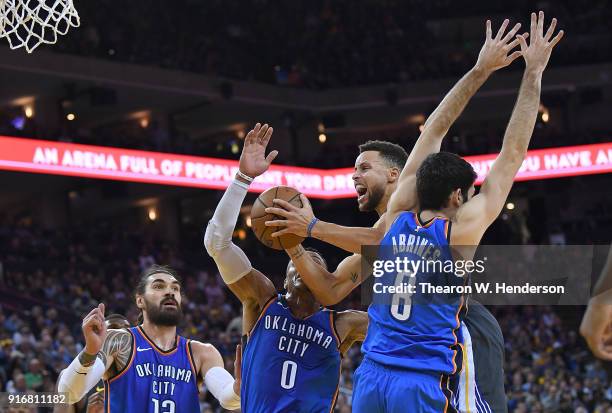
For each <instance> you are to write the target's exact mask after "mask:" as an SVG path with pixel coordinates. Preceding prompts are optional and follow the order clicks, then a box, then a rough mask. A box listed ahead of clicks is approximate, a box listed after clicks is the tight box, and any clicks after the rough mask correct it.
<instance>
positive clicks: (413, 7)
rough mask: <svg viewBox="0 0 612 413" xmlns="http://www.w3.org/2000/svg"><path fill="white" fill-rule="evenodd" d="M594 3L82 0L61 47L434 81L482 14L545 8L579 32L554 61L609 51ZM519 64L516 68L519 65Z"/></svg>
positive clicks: (271, 75)
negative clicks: (73, 26)
mask: <svg viewBox="0 0 612 413" xmlns="http://www.w3.org/2000/svg"><path fill="white" fill-rule="evenodd" d="M606 5H607V2H606V1H605V0H597V1H586V0H580V1H568V0H565V1H559V2H557V1H556V2H548V1H540V2H537V3H533V2H531V1H527V0H519V1H514V2H510V3H509V2H503V1H460V2H456V1H455V2H452V1H450V0H441V1H423V0H416V1H409V2H407V1H402V0H384V1H381V0H360V1H346V0H343V1H331V0H295V1H291V2H286V1H282V0H254V1H240V0H229V1H227V0H213V1H207V2H198V1H194V0H179V1H174V2H153V3H151V2H150V1H146V0H135V1H130V2H127V3H121V4H120V5H119V4H118V3H117V2H114V1H112V0H101V1H97V2H81V3H79V4H77V5H76V6H77V9H78V10H79V13H80V15H81V21H82V27H81V28H79V29H78V30H74V31H71V32H70V33H69V35H68V36H67V38H65V39H62V41H61V42H59V43H58V45H57V46H55V50H58V51H61V52H65V53H72V54H77V55H81V56H91V57H97V58H104V59H112V60H116V61H121V62H129V63H136V64H144V65H154V66H161V67H166V68H172V69H181V70H186V71H191V72H198V73H203V74H207V75H213V76H222V77H228V78H233V79H240V80H255V81H261V82H267V83H274V84H279V85H287V86H293V87H305V88H314V89H322V88H333V87H347V86H357V85H368V84H383V83H390V82H395V83H399V82H406V81H414V80H423V79H436V78H441V77H447V76H456V75H459V74H462V73H463V72H465V70H467V69H468V68H469V67H470V65H471V64H472V63H473V61H474V59H475V57H476V55H477V53H478V50H479V48H480V46H481V43H482V40H483V38H484V20H485V19H486V18H492V19H493V20H494V22H495V23H496V27H498V26H499V24H500V23H501V21H502V20H503V18H505V17H508V18H511V19H513V21H519V22H522V23H523V27H524V29H525V30H529V24H528V23H529V21H528V19H529V14H530V12H532V11H537V9H541V10H544V11H545V12H546V13H547V17H549V18H552V17H553V16H554V17H557V18H558V19H559V22H560V26H561V27H562V28H563V29H565V30H566V32H567V33H571V39H568V40H566V44H565V46H564V47H563V48H560V49H559V50H558V51H555V56H553V59H552V65H553V66H554V65H569V64H587V63H599V62H603V61H606V60H608V61H609V60H610V58H611V57H612V43H611V40H612V38H611V36H610V32H609V30H608V24H609V21H610V18H611V17H612V16H611V13H612V11H611V9H610V7H606ZM516 67H518V65H517V66H516Z"/></svg>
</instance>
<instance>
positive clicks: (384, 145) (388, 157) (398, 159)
mask: <svg viewBox="0 0 612 413" xmlns="http://www.w3.org/2000/svg"><path fill="white" fill-rule="evenodd" d="M365 151H377V152H378V153H380V156H381V158H383V159H384V160H385V161H386V162H387V164H389V166H395V167H397V168H399V169H402V168H404V165H406V161H407V160H408V154H407V153H406V150H404V148H402V147H401V146H399V145H398V144H396V143H392V142H387V141H379V140H375V141H371V140H370V141H367V142H366V143H362V144H361V145H359V153H363V152H365Z"/></svg>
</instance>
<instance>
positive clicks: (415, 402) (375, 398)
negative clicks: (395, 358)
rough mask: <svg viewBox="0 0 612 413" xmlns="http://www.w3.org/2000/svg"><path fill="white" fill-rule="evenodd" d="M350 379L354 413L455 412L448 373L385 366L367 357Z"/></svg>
mask: <svg viewBox="0 0 612 413" xmlns="http://www.w3.org/2000/svg"><path fill="white" fill-rule="evenodd" d="M353 380H354V381H353V413H406V412H410V413H434V412H435V413H453V412H456V409H455V408H454V407H453V404H452V403H451V400H452V399H453V394H452V392H451V391H450V390H449V389H448V388H449V384H448V376H440V375H433V374H428V373H421V372H418V371H413V370H405V369H395V368H390V367H385V366H383V365H381V364H378V363H376V362H374V361H372V360H370V359H368V358H367V357H366V358H364V359H363V362H362V363H361V365H360V366H359V368H357V370H356V371H355V376H354V379H353ZM442 389H445V390H442Z"/></svg>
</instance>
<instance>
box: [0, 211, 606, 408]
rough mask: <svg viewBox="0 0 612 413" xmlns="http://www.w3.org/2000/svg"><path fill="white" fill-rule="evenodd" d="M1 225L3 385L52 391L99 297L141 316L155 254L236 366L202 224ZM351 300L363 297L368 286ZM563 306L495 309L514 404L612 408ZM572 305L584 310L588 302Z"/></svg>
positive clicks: (207, 336)
mask: <svg viewBox="0 0 612 413" xmlns="http://www.w3.org/2000/svg"><path fill="white" fill-rule="evenodd" d="M1 224H2V225H0V251H2V253H1V255H0V263H1V267H0V296H2V300H0V392H2V391H8V392H24V391H52V390H53V387H54V384H55V382H56V380H57V375H58V373H59V372H60V371H61V370H62V369H63V368H64V367H65V366H66V365H67V364H68V363H69V362H70V361H71V360H72V359H73V358H74V357H75V356H76V355H77V354H78V352H79V351H80V350H81V349H82V346H83V337H82V333H81V318H82V317H83V316H84V315H85V314H87V313H88V312H89V311H90V310H91V309H92V308H93V307H94V306H96V305H97V303H99V302H104V303H105V304H106V308H107V312H109V313H110V312H113V313H122V314H125V315H126V316H127V317H128V318H129V320H130V321H131V322H135V320H136V318H137V310H136V308H135V305H134V304H133V288H134V287H135V283H136V280H137V279H138V274H139V273H140V271H141V270H142V269H143V268H146V267H147V266H148V265H150V264H152V263H163V264H168V265H170V266H172V267H174V268H175V269H177V270H178V272H179V273H180V274H181V275H182V276H183V280H184V281H183V291H184V292H186V297H185V299H184V301H183V308H184V314H185V316H184V320H183V323H182V325H181V328H180V331H181V334H183V335H185V336H187V337H191V338H194V339H197V340H202V341H205V342H210V343H213V344H214V345H215V346H216V347H217V348H218V349H219V351H220V352H221V354H222V355H223V357H224V359H225V361H226V368H227V369H228V370H229V371H233V358H234V352H235V346H236V344H238V343H239V341H240V335H241V333H240V329H241V324H240V314H241V313H240V307H239V303H238V301H237V300H235V299H234V298H233V296H232V294H231V293H230V292H229V290H228V289H227V288H226V287H225V286H224V285H223V282H222V280H221V279H220V277H219V276H218V274H217V272H216V270H215V267H214V264H213V262H212V261H211V260H209V258H208V257H207V256H206V255H205V253H204V251H203V250H202V249H201V248H199V246H200V242H198V241H200V240H198V235H197V234H196V233H198V234H199V233H200V231H195V230H194V231H193V234H187V235H186V236H185V237H183V238H182V240H183V241H182V243H181V245H172V244H170V243H168V242H167V241H164V240H162V239H159V238H157V237H155V236H153V235H152V234H151V233H149V232H147V231H146V230H143V231H139V232H135V231H131V230H125V229H124V228H117V227H116V226H113V225H110V224H108V223H104V222H100V223H98V224H94V225H88V226H81V227H80V228H72V229H69V228H66V229H63V230H53V231H48V230H43V229H41V228H40V227H39V226H37V225H34V224H32V223H31V222H30V221H28V220H22V221H21V222H16V221H8V220H5V222H2V223H1ZM200 235H201V234H200ZM252 246H256V247H254V248H252ZM243 247H244V248H247V249H248V254H249V255H250V256H251V257H252V260H253V261H254V262H255V263H257V264H256V266H257V267H258V268H259V269H262V270H263V271H264V272H265V273H268V274H276V277H273V281H274V282H275V285H277V286H281V285H282V274H280V273H279V271H275V269H278V268H284V265H283V264H284V263H286V259H287V258H286V257H285V256H284V254H282V253H278V254H277V258H276V259H274V258H273V259H270V257H269V254H267V255H265V256H264V255H262V254H260V253H258V252H257V251H256V250H258V251H259V252H261V250H262V249H263V248H262V247H261V246H260V245H258V244H256V243H253V244H249V243H248V242H247V243H246V244H244V246H243ZM179 251H180V252H179ZM334 258H336V259H339V258H340V257H334ZM330 261H331V262H330V265H335V262H334V261H336V262H337V260H333V259H332V260H330ZM343 307H344V308H348V307H350V308H360V300H359V295H355V296H353V297H350V298H349V300H348V302H345V303H344V304H343ZM557 311H558V308H553V307H542V306H538V307H496V308H493V312H494V314H495V315H496V317H497V319H498V321H499V323H500V325H501V327H502V330H503V332H504V335H505V342H506V365H505V373H506V391H507V395H508V403H509V409H510V412H511V413H549V412H550V413H553V412H554V413H610V412H612V381H611V380H612V377H610V376H609V374H608V372H607V371H606V369H605V368H603V367H602V365H601V364H600V362H599V361H596V360H595V359H594V358H593V357H592V356H591V354H590V353H589V352H588V350H587V348H586V345H585V343H584V341H583V340H582V339H581V338H580V337H579V336H578V334H577V329H576V327H575V325H574V326H572V325H568V324H567V320H565V319H564V318H561V317H560V316H559V314H558V313H557ZM569 311H570V312H571V313H572V314H574V315H576V314H578V316H579V315H580V314H581V312H582V310H581V309H580V308H570V310H569ZM360 359H361V353H360V348H359V346H354V347H353V348H352V349H351V350H350V352H349V354H348V356H347V357H345V358H344V360H343V372H342V379H341V392H340V396H339V399H338V404H337V406H336V412H341V413H347V412H350V411H351V409H350V398H351V389H352V376H353V372H354V370H355V368H356V367H357V366H358V365H359V363H360ZM201 406H202V411H203V412H207V413H210V412H219V411H221V409H220V407H219V406H218V405H217V404H216V401H215V400H214V399H213V398H212V397H211V396H210V395H209V394H208V393H207V392H206V391H203V392H202V396H201ZM40 411H41V412H42V411H43V410H42V409H41V410H40Z"/></svg>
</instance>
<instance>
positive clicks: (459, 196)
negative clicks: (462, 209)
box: [453, 188, 463, 206]
mask: <svg viewBox="0 0 612 413" xmlns="http://www.w3.org/2000/svg"><path fill="white" fill-rule="evenodd" d="M453 200H454V201H455V204H456V205H457V206H461V204H463V191H461V188H457V190H456V191H455V193H454V194H453Z"/></svg>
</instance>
